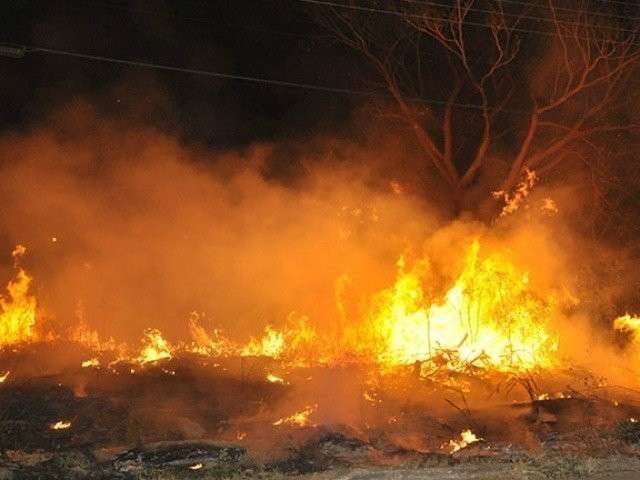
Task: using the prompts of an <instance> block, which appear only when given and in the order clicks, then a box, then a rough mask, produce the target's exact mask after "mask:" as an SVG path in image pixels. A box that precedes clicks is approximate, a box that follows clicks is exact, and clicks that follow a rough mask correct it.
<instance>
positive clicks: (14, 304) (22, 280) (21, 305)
mask: <svg viewBox="0 0 640 480" xmlns="http://www.w3.org/2000/svg"><path fill="white" fill-rule="evenodd" d="M24 252H25V248H24V247H23V246H22V245H18V246H17V247H16V248H15V249H14V251H13V256H14V258H15V259H16V260H17V258H18V257H20V256H22V255H23V254H24ZM31 281H32V278H31V277H30V276H29V275H28V274H27V273H26V272H25V271H24V270H23V269H22V268H20V269H18V272H17V273H16V276H15V278H14V279H13V280H11V281H10V282H9V284H8V285H7V295H6V296H0V347H3V346H6V345H14V344H17V343H22V342H27V341H34V340H36V339H37V334H36V331H35V326H36V299H35V297H33V296H32V295H31V294H30V293H29V288H30V286H31Z"/></svg>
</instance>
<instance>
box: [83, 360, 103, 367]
mask: <svg viewBox="0 0 640 480" xmlns="http://www.w3.org/2000/svg"><path fill="white" fill-rule="evenodd" d="M80 365H81V366H82V368H88V367H99V366H100V360H98V359H97V358H91V359H89V360H85V361H83V362H82V363H81V364H80Z"/></svg>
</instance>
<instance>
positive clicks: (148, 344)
mask: <svg viewBox="0 0 640 480" xmlns="http://www.w3.org/2000/svg"><path fill="white" fill-rule="evenodd" d="M142 344H143V346H142V350H141V351H140V356H139V357H138V362H140V363H141V364H145V363H149V362H157V361H158V360H166V359H169V358H171V348H170V347H169V343H168V342H167V341H166V340H165V339H164V338H163V337H162V333H160V330H158V329H155V328H150V329H148V330H146V331H145V332H144V338H143V340H142Z"/></svg>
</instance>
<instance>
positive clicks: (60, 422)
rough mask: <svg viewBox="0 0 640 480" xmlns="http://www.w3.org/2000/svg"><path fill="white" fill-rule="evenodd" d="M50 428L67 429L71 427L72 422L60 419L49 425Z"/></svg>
mask: <svg viewBox="0 0 640 480" xmlns="http://www.w3.org/2000/svg"><path fill="white" fill-rule="evenodd" d="M49 428H50V429H51V430H66V429H67V428H71V422H67V421H64V420H58V421H57V422H56V423H52V424H51V425H49Z"/></svg>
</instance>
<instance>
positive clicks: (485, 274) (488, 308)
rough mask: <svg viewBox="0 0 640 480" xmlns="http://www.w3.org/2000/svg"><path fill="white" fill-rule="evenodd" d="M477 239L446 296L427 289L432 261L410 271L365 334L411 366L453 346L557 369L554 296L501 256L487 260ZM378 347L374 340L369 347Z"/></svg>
mask: <svg viewBox="0 0 640 480" xmlns="http://www.w3.org/2000/svg"><path fill="white" fill-rule="evenodd" d="M479 250H480V245H479V242H478V241H475V242H473V244H472V245H471V247H470V248H469V250H468V252H467V255H466V258H465V262H464V268H463V271H462V273H461V274H460V276H459V277H458V279H457V280H456V281H455V283H454V285H453V286H452V287H451V288H450V289H449V290H448V291H447V292H446V294H445V295H444V299H443V300H441V301H437V302H433V303H430V302H429V299H428V298H426V296H425V293H424V289H423V287H422V285H423V283H424V282H425V280H429V279H430V271H429V264H428V263H427V262H422V263H419V264H418V265H417V266H416V267H415V268H414V269H413V270H411V271H408V272H407V271H405V270H404V262H399V272H398V278H397V280H396V283H395V284H394V285H393V287H391V288H390V289H387V290H385V291H383V292H382V293H381V294H380V296H379V297H378V299H377V303H376V308H375V309H374V313H373V318H372V319H371V322H370V324H369V326H368V329H369V331H368V332H366V335H367V336H368V337H369V342H370V343H373V349H374V350H375V352H376V354H377V357H378V360H379V361H380V362H381V363H382V364H383V365H387V366H393V365H403V364H411V363H414V362H416V361H424V360H427V359H429V358H433V357H434V356H435V355H436V354H437V353H438V352H439V351H443V350H454V351H456V352H458V353H459V355H460V357H461V359H462V360H463V361H466V362H471V361H473V360H475V359H480V358H482V359H483V360H484V361H485V363H489V364H490V365H491V366H493V367H494V368H497V369H500V370H525V369H530V368H534V367H551V366H553V364H554V362H555V355H554V353H555V351H556V350H557V347H558V339H557V337H556V336H555V335H554V334H552V333H551V332H550V330H549V328H548V327H549V323H550V322H549V318H550V314H551V312H550V305H552V304H553V299H552V298H541V297H538V296H536V295H534V293H533V292H532V291H531V289H530V285H529V279H528V276H527V275H526V274H524V273H522V272H519V271H518V270H517V269H516V268H515V267H514V265H512V264H511V263H510V262H508V261H507V260H506V259H504V258H502V257H501V256H500V255H499V254H492V255H489V256H487V257H485V258H481V257H480V255H479ZM368 348H371V345H369V346H368Z"/></svg>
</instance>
